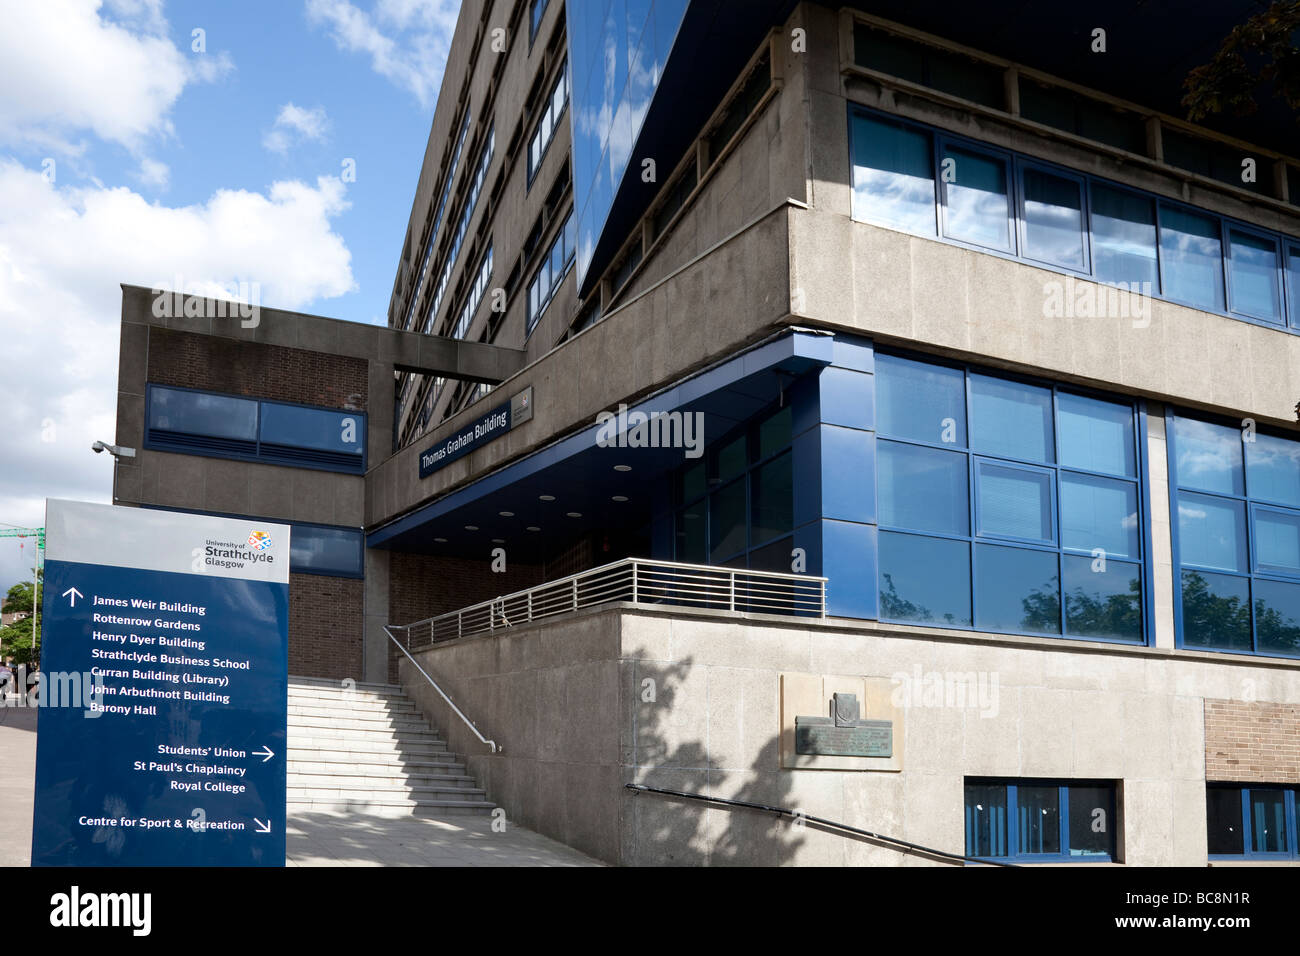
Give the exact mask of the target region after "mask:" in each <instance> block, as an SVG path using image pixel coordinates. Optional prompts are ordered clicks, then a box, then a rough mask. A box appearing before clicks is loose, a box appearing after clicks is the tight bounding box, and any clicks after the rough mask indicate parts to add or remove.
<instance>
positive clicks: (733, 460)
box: [714, 434, 748, 482]
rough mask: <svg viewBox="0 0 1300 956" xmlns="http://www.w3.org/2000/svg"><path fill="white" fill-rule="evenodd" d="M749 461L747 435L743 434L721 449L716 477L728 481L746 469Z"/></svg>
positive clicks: (716, 467) (715, 472)
mask: <svg viewBox="0 0 1300 956" xmlns="http://www.w3.org/2000/svg"><path fill="white" fill-rule="evenodd" d="M747 461H748V459H747V458H746V455H745V436H744V435H743V434H741V435H739V436H737V437H736V438H733V439H732V440H731V441H729V442H728V443H727V444H725V445H723V446H722V448H721V449H719V451H718V457H717V462H716V465H715V471H714V477H715V478H717V480H718V481H720V482H721V481H728V480H730V479H731V478H734V477H736V475H739V474H740V473H741V472H743V471H744V470H745V464H746V462H747Z"/></svg>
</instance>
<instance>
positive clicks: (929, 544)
mask: <svg viewBox="0 0 1300 956" xmlns="http://www.w3.org/2000/svg"><path fill="white" fill-rule="evenodd" d="M880 617H881V619H882V620H890V621H915V622H917V623H924V624H938V625H945V624H946V625H952V626H954V627H970V624H971V614H970V545H969V544H967V543H966V542H965V541H951V540H947V539H944V538H926V537H921V536H920V535H912V534H897V533H895V532H891V531H882V532H880Z"/></svg>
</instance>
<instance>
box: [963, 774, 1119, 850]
mask: <svg viewBox="0 0 1300 956" xmlns="http://www.w3.org/2000/svg"><path fill="white" fill-rule="evenodd" d="M964 789H965V806H966V855H967V856H969V857H973V858H976V859H986V860H1015V861H1018V862H1024V863H1035V862H1044V863H1046V862H1080V863H1083V862H1090V861H1103V860H1113V859H1114V858H1115V856H1116V852H1117V848H1118V840H1117V838H1116V826H1115V824H1116V804H1115V785H1114V784H1113V783H1110V782H1106V781H1059V780H983V779H967V781H966V784H965V788H964Z"/></svg>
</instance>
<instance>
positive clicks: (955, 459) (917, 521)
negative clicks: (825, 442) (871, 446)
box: [876, 439, 970, 535]
mask: <svg viewBox="0 0 1300 956" xmlns="http://www.w3.org/2000/svg"><path fill="white" fill-rule="evenodd" d="M966 460H967V458H966V455H965V454H963V453H961V452H951V451H944V450H943V449H939V448H923V447H921V446H920V445H903V444H900V443H898V442H892V441H885V440H884V439H881V440H879V441H878V442H876V480H877V483H878V485H877V488H878V491H877V494H878V495H879V504H880V523H881V524H882V525H891V526H894V527H899V528H910V529H912V530H914V531H937V532H940V533H945V534H962V535H964V534H969V533H970V516H969V513H968V512H969V504H968V502H969V499H970V485H969V483H968V481H967V476H966Z"/></svg>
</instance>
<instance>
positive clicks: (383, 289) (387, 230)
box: [0, 0, 459, 589]
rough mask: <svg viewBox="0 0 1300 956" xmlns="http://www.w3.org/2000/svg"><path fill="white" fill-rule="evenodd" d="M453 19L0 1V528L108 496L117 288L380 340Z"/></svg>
mask: <svg viewBox="0 0 1300 956" xmlns="http://www.w3.org/2000/svg"><path fill="white" fill-rule="evenodd" d="M458 8H459V3H458V2H457V0H273V2H268V0H262V2H254V0H171V2H165V0H39V2H30V0H0V16H2V17H3V21H4V22H5V24H6V29H5V30H4V31H2V32H0V344H2V345H3V348H0V355H3V356H4V359H5V361H4V367H5V373H4V376H3V378H0V389H2V390H3V392H2V394H0V428H2V429H3V434H4V435H5V441H4V445H3V447H2V448H0V522H3V523H5V524H10V525H37V524H40V523H41V522H42V520H43V510H44V499H45V498H46V497H47V496H49V497H68V498H79V499H83V500H91V501H108V500H109V499H110V497H111V489H112V484H111V481H112V463H111V460H110V459H109V457H108V456H107V455H101V456H96V455H93V454H92V453H91V452H90V450H89V448H90V444H91V442H93V441H94V440H96V439H104V440H106V441H112V439H113V436H114V420H115V401H116V395H115V391H116V376H117V368H116V359H117V348H118V346H117V341H118V316H119V313H120V307H121V294H120V290H119V288H118V285H117V284H118V283H119V282H127V283H134V284H140V285H148V286H154V285H159V284H166V285H168V286H173V287H174V286H177V285H180V286H182V287H183V288H185V289H187V290H191V291H207V292H216V291H217V290H220V289H232V290H233V289H235V288H237V287H238V286H239V284H240V283H249V284H252V283H256V286H253V285H248V286H247V288H249V289H255V290H256V292H255V294H256V295H257V298H258V301H259V302H260V304H261V305H264V306H268V307H283V308H291V309H298V310H301V311H307V312H315V313H319V314H323V315H331V316H335V317H338V318H343V319H350V320H353V321H358V322H376V323H382V322H383V321H384V320H385V315H386V313H387V307H388V296H389V293H390V291H391V289H392V282H393V275H394V271H395V269H396V266H397V259H398V255H399V253H400V250H401V243H402V239H403V237H404V232H405V228H406V222H407V218H408V216H409V214H410V209H411V201H412V198H413V195H414V191H415V184H416V180H417V177H418V175H419V170H420V162H421V159H422V158H423V154H424V148H425V144H426V141H427V138H428V133H429V124H430V121H431V120H432V116H433V108H434V103H435V100H436V97H437V93H438V89H439V86H440V84H441V80H442V70H443V65H444V63H445V60H446V54H447V48H448V44H449V42H450V38H451V33H452V30H453V28H454V25H455V20H456V15H457V12H458ZM196 29H201V30H202V31H203V34H202V36H201V44H199V45H201V46H202V47H203V49H202V50H199V51H196V50H195V49H194V46H195V45H196V37H195V35H194V33H193V31H194V30H196ZM348 161H352V163H353V164H354V165H352V166H347V165H345V164H346V163H347V162H348ZM349 169H354V170H355V178H353V177H352V176H350V175H347V172H348V170H349ZM29 550H30V549H29ZM18 554H19V551H18V546H17V544H16V543H15V542H14V541H13V539H0V589H4V588H7V587H8V584H9V583H12V582H13V581H14V580H17V579H19V578H21V577H22V576H23V573H24V572H23V571H22V570H21V568H20V566H19V561H18Z"/></svg>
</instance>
